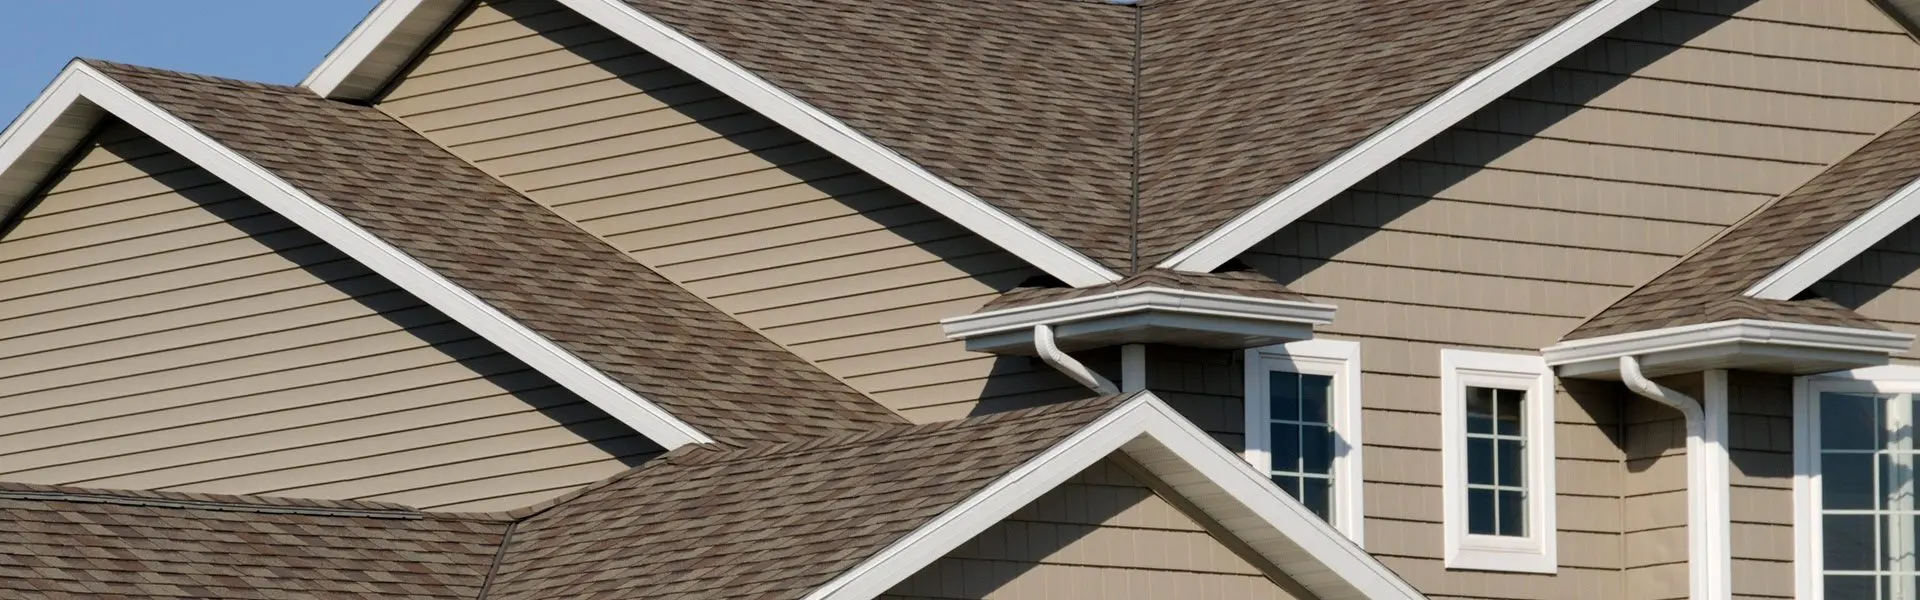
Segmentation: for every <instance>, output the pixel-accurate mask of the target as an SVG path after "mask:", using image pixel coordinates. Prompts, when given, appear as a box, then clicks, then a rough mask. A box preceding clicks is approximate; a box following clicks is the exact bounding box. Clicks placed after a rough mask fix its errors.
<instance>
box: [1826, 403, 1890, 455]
mask: <svg viewBox="0 0 1920 600" xmlns="http://www.w3.org/2000/svg"><path fill="white" fill-rule="evenodd" d="M1879 404H1880V402H1879V400H1878V399H1877V398H1874V397H1873V396H1863V395H1859V394H1821V395H1820V447H1821V448H1824V449H1827V450H1868V449H1872V448H1873V447H1874V446H1875V444H1876V442H1877V441H1878V440H1880V439H1881V437H1882V436H1881V434H1880V425H1879V424H1877V423H1876V422H1875V419H1874V413H1876V412H1878V411H1876V410H1874V409H1875V407H1876V406H1878V405H1879Z"/></svg>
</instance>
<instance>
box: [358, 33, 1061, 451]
mask: <svg viewBox="0 0 1920 600" xmlns="http://www.w3.org/2000/svg"><path fill="white" fill-rule="evenodd" d="M380 106H381V108H382V109H383V110H386V111H387V112H389V113H390V114H393V115H395V116H396V117H398V118H400V119H401V120H402V121H405V122H406V123H408V124H410V125H412V126H413V127H414V128H416V129H419V130H421V131H422V132H424V133H425V134H426V135H427V137H429V138H431V139H433V140H435V141H437V142H440V143H442V144H444V145H446V146H448V147H450V148H452V149H453V150H454V151H455V152H456V153H459V154H461V155H462V156H465V157H466V158H468V159H469V160H472V161H474V163H475V164H478V165H479V166H480V167H481V168H482V169H485V170H487V171H488V172H489V173H492V174H494V175H495V176H497V177H500V178H501V179H502V180H503V181H505V182H507V183H508V184H509V185H512V186H514V187H516V188H518V189H520V190H522V191H524V192H526V193H527V194H528V195H529V196H531V197H532V198H534V199H535V200H537V201H539V202H541V203H542V204H545V205H547V206H549V207H552V208H553V209H554V210H555V211H557V212H559V213H560V214H561V215H563V216H565V217H567V218H569V219H571V220H573V221H575V222H576V223H579V224H580V226H581V227H583V228H585V229H587V230H588V231H591V232H593V233H594V234H596V235H599V236H600V237H602V238H604V239H606V240H607V241H608V242H610V243H612V244H614V245H615V246H617V247H619V248H620V249H622V250H625V251H627V252H629V253H631V254H632V255H633V256H634V257H635V258H637V259H638V260H640V262H642V263H643V264H646V265H647V266H649V267H652V268H653V269H655V270H657V271H659V272H661V273H662V274H664V275H666V276H667V277H669V278H672V279H674V280H675V281H677V282H680V283H681V284H682V285H684V286H686V287H687V288H688V289H689V290H692V291H693V292H694V293H696V294H699V295H700V296H702V297H704V298H706V299H707V300H709V301H710V302H712V303H713V304H714V305H716V306H718V307H720V308H721V309H722V310H726V311H728V312H730V313H732V314H733V315H735V316H736V317H738V318H739V319H740V320H742V321H743V322H745V323H747V324H748V325H750V326H753V327H755V328H757V329H759V330H761V331H763V332H765V333H766V334H767V336H768V337H770V338H772V339H773V340H774V341H776V342H778V343H780V344H782V345H784V346H786V347H788V348H790V349H792V350H793V351H794V352H795V353H796V354H798V355H800V356H801V357H803V358H806V359H808V360H811V361H813V362H815V363H817V364H819V365H820V366H821V367H822V368H824V369H826V370H827V372H829V373H831V374H833V375H835V376H836V377H839V378H841V379H843V380H845V381H847V382H848V383H850V384H852V385H853V386H854V387H856V388H858V389H860V390H861V391H864V392H866V393H868V394H870V395H872V396H874V397H875V398H877V399H879V400H880V401H881V402H883V403H885V404H886V405H887V406H889V407H892V408H894V409H896V410H899V411H902V412H903V413H905V414H906V415H907V416H908V417H910V418H913V419H915V420H920V421H930V420H942V419H949V418H955V417H960V416H965V415H967V414H970V413H973V412H975V411H977V410H982V409H981V408H980V407H979V406H978V405H977V404H976V403H975V399H978V398H982V397H984V398H986V401H987V402H986V404H987V405H988V406H987V409H994V408H1002V407H1008V406H1018V405H1023V404H1030V403H1033V402H1036V401H1041V400H1049V399H1063V398H1073V397H1080V396H1084V395H1086V391H1085V390H1084V389H1081V388H1079V387H1078V386H1075V385H1074V384H1072V383H1071V382H1068V381H1067V380H1065V379H1064V378H1062V377H1060V376H1059V375H1058V374H1057V373H1054V372H1053V371H1052V370H1050V369H1046V368H1045V367H1044V366H1039V365H1036V364H1033V363H1031V362H1030V361H1028V360H1025V359H1018V358H1012V359H1007V358H996V357H992V356H988V355H985V354H979V353H972V352H967V351H966V350H965V349H964V348H963V347H962V345H961V344H960V343H958V342H952V341H948V340H946V338H945V336H944V335H943V334H942V333H941V331H940V327H939V324H938V323H939V320H940V319H942V318H945V317H953V316H958V315H965V314H969V313H972V312H974V311H975V310H977V309H978V308H979V307H980V305H982V304H983V303H985V302H986V301H987V300H989V299H991V298H993V297H994V296H996V295H998V294H999V293H1001V292H1003V291H1005V290H1007V289H1010V288H1012V287H1014V286H1016V285H1018V284H1020V283H1021V282H1023V281H1025V280H1026V279H1028V278H1029V277H1032V276H1034V275H1036V274H1038V272H1037V271H1036V270H1034V269H1033V268H1032V267H1030V266H1028V265H1026V264H1025V263H1024V262H1022V261H1021V260H1019V259H1018V258H1016V257H1014V256H1012V255H1011V254H1008V253H1006V252H1004V251H1002V250H1000V249H998V248H997V247H995V246H994V245H993V244H991V243H989V242H987V241H986V240H984V239H982V238H980V237H978V236H976V235H973V234H972V233H970V232H968V231H966V230H965V229H964V228H962V227H960V226H959V225H957V224H955V223H953V222H952V221H949V220H947V219H945V218H944V217H941V216H940V215H938V214H937V213H934V212H933V211H932V210H930V209H928V208H926V207H925V206H923V205H921V204H919V203H918V202H916V201H914V200H913V199H911V198H908V197H906V196H905V195H902V194H900V193H899V192H897V191H894V190H893V189H891V188H889V187H887V186H886V185H884V184H882V183H880V182H879V181H877V180H874V179H873V178H871V177H869V176H866V175H864V174H862V173H861V172H859V171H858V170H857V169H855V168H854V167H852V166H851V165H848V164H846V163H845V162H842V161H840V160H838V159H836V158H834V157H832V156H831V155H829V154H828V153H827V152H826V151H825V150H823V149H821V148H819V147H817V146H814V145H812V144H810V143H807V142H806V141H805V140H803V139H801V138H800V137H799V136H797V135H795V134H793V133H792V132H789V131H787V130H785V129H784V128H781V127H780V126H778V125H776V124H774V123H773V122H772V121H770V120H768V119H766V118H764V117H761V116H759V115H757V114H755V113H753V112H752V111H751V110H748V109H747V108H746V107H745V106H742V105H740V104H739V103H737V102H734V101H732V100H730V99H727V98H725V97H724V96H723V95H722V94H720V92H718V91H717V90H714V89H712V88H711V87H708V86H706V85H703V84H699V83H697V82H695V81H694V80H693V78H692V77H690V76H689V75H687V74H686V73H683V72H680V71H678V70H676V69H673V68H672V67H670V66H668V65H666V64H665V63H663V62H661V61H660V60H659V59H657V58H655V57H653V56H651V55H648V54H646V53H644V52H642V51H640V49H639V48H637V47H635V46H633V45H631V44H629V43H627V42H625V41H622V40H620V39H619V38H617V37H616V36H615V35H614V34H613V33H612V32H609V31H607V30H605V29H603V28H601V27H599V26H597V25H593V24H591V23H590V22H588V21H586V20H585V19H584V18H581V17H578V16H574V15H572V14H571V13H569V12H567V11H565V10H564V9H562V8H561V7H560V6H559V5H558V4H557V3H555V2H552V1H551V0H513V1H511V2H503V1H485V2H480V3H479V4H478V5H477V6H476V7H475V8H474V9H473V11H472V12H471V14H469V15H467V16H465V17H463V18H462V20H461V21H459V22H458V23H457V24H456V25H455V26H454V27H453V29H452V30H451V31H450V32H449V33H448V34H447V35H446V37H445V39H443V40H442V41H441V42H440V43H439V44H438V45H437V46H436V47H435V48H434V49H432V50H430V51H429V52H428V53H427V54H426V55H425V57H424V58H423V59H422V60H421V61H420V63H419V64H418V66H416V67H415V68H414V69H413V71H412V72H411V73H410V74H408V75H406V76H405V77H403V79H402V81H400V82H399V83H398V84H397V85H396V86H395V87H394V89H393V91H392V92H391V93H390V94H388V95H387V97H386V98H385V99H383V100H382V101H381V104H380Z"/></svg>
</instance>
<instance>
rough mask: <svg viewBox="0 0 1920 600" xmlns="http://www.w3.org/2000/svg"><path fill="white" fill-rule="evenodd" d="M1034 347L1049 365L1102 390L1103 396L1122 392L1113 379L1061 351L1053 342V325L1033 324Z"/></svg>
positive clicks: (1085, 384) (1099, 390)
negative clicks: (1101, 374)
mask: <svg viewBox="0 0 1920 600" xmlns="http://www.w3.org/2000/svg"><path fill="white" fill-rule="evenodd" d="M1033 349H1034V350H1036V351H1038V352H1039V354H1040V360H1041V362H1045V363H1047V365H1048V366H1051V367H1053V368H1054V369H1056V370H1058V371H1060V373H1061V374H1064V375H1066V376H1067V377H1068V378H1070V379H1072V380H1074V381H1077V382H1079V383H1080V385H1084V386H1087V387H1088V388H1089V389H1092V390H1093V391H1096V392H1100V395H1102V396H1111V395H1114V394H1118V393H1120V388H1119V387H1117V386H1115V385H1113V382H1112V381H1108V380H1107V378H1105V377H1101V376H1100V374H1099V373H1095V372H1093V369H1089V368H1087V365H1085V364H1083V363H1081V362H1080V361H1079V360H1078V359H1075V358H1074V357H1072V356H1070V355H1068V354H1067V353H1066V352H1063V351H1061V350H1060V346H1058V345H1055V344H1054V343H1053V327H1052V326H1051V325H1035V326H1033Z"/></svg>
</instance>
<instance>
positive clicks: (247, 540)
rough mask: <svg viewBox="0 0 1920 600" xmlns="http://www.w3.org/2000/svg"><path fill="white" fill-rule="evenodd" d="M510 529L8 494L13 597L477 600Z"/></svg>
mask: <svg viewBox="0 0 1920 600" xmlns="http://www.w3.org/2000/svg"><path fill="white" fill-rule="evenodd" d="M506 530H507V522H506V521H505V520H499V519H485V518H474V517H469V516H458V515H437V514H432V513H422V512H418V511H414V510H412V509H408V508H405V507H399V506H394V505H385V504H370V503H362V502H329V501H308V500H288V499H283V498H253V497H244V496H214V495H204V494H179V493H160V492H123V491H105V490H91V489H80V488H66V487H49V486H30V485H22V484H12V483H0V596H5V597H8V598H82V597H84V598H194V599H198V598H235V599H241V598H246V599H252V598H259V599H266V598H289V597H301V598H317V597H325V598H367V599H373V598H382V599H390V598H419V599H423V600H424V599H431V598H475V597H477V596H478V593H479V591H480V586H481V583H482V581H483V580H484V579H485V577H486V573H487V569H488V567H489V566H490V565H492V563H493V559H494V555H495V554H496V553H497V552H496V551H497V549H498V547H499V545H500V542H501V540H502V538H503V537H504V535H505V533H506Z"/></svg>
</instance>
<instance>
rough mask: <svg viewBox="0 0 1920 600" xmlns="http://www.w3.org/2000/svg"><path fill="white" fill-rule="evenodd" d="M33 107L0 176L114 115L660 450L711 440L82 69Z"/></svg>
mask: <svg viewBox="0 0 1920 600" xmlns="http://www.w3.org/2000/svg"><path fill="white" fill-rule="evenodd" d="M35 107H36V108H35V109H34V110H35V115H33V116H32V117H31V118H29V119H23V120H22V124H21V125H20V126H19V127H18V128H17V130H14V131H10V132H9V133H8V134H7V135H6V137H5V138H4V140H0V177H3V176H4V174H6V173H9V172H11V171H13V170H14V169H15V168H16V167H18V166H19V165H17V164H15V163H14V161H15V160H16V159H18V158H19V157H20V156H21V155H22V153H23V152H25V150H26V148H24V147H25V146H30V145H34V144H36V142H38V141H39V139H40V137H41V136H42V134H45V133H46V132H47V129H46V128H47V127H48V126H50V125H51V122H52V120H53V118H52V117H41V116H39V115H40V113H39V111H44V110H49V109H52V110H53V113H49V114H60V115H66V114H67V113H71V112H73V111H85V112H93V113H96V114H95V116H96V117H97V116H98V114H99V113H105V114H111V115H113V116H115V117H118V118H119V119H121V120H123V121H126V122H127V123H128V124H130V125H132V126H134V127H135V128H136V129H139V130H140V131H141V132H143V133H145V134H147V135H149V136H152V137H153V138H154V139H155V140H157V141H159V142H160V143H161V144H163V145H165V146H167V147H168V148H170V149H172V150H174V151H175V152H178V153H180V154H181V155H182V156H184V157H186V158H187V159H188V160H189V161H192V162H193V163H194V164H195V165H197V166H199V167H200V168H202V169H206V170H207V171H208V172H210V173H212V174H214V176H216V177H219V178H220V179H221V180H222V181H225V182H227V183H228V184H230V185H232V186H233V187H235V188H236V189H239V190H240V191H241V192H244V193H246V194H247V195H248V196H249V197H252V198H253V199H254V200H256V201H259V202H260V203H261V204H263V205H266V206H267V207H268V208H270V209H272V210H273V211H274V212H276V213H279V214H280V215H282V216H284V217H286V218H287V220H289V221H292V222H293V223H294V224H296V225H299V226H300V227H301V228H303V229H305V230H307V231H308V232H310V233H312V234H314V235H315V236H316V237H319V238H320V239H321V240H323V241H325V242H327V243H328V244H330V245H332V246H334V247H335V248H337V249H339V250H340V251H341V252H343V253H345V254H346V255H347V256H350V257H352V258H353V259H354V260H356V261H359V262H360V263H362V264H364V265H366V266H367V268H369V269H372V270H373V271H374V272H376V273H379V274H380V275H381V276H383V277H386V278H388V279H390V280H392V281H393V282H394V283H395V284H397V285H399V286H400V287H401V288H402V289H405V290H407V291H408V292H409V293H412V294H414V295H415V296H417V297H419V298H420V299H421V300H422V301H425V302H426V303H427V304H429V305H432V306H433V307H434V308H436V309H439V310H440V311H441V312H443V313H446V315H447V316H449V317H451V318H453V319H454V320H455V321H457V322H459V323H460V324H462V325H465V326H466V327H468V328H469V329H472V330H473V331H474V332H475V333H478V334H479V335H481V336H482V337H484V338H486V339H487V340H488V341H490V342H493V343H494V344H497V345H499V346H500V348H501V349H503V350H506V351H507V352H508V353H510V354H512V355H513V356H515V357H516V358H519V359H520V360H523V361H525V362H526V363H527V364H528V365H529V366H532V367H533V368H534V369H536V370H538V371H540V372H541V373H542V374H545V375H546V376H548V377H551V378H553V379H554V381H555V382H557V383H559V384H560V385H562V386H564V387H566V388H567V389H569V390H571V391H573V392H574V393H577V394H580V396H581V397H583V398H585V399H586V400H587V401H589V402H592V403H593V404H594V405H595V406H597V407H599V408H600V409H602V410H605V411H607V413H608V414H610V415H612V416H613V417H614V418H617V419H619V420H620V421H621V422H622V423H625V424H627V425H628V426H630V427H633V428H634V429H635V430H636V431H638V432H639V433H641V434H642V435H645V436H647V437H648V438H649V439H651V440H653V441H654V442H655V443H658V444H660V445H662V446H664V447H666V448H667V449H672V448H676V447H679V446H682V445H685V444H691V443H710V442H712V441H713V439H712V438H710V437H708V436H707V435H706V434H704V433H701V432H700V431H699V430H698V429H695V428H694V427H693V426H691V425H689V424H687V423H686V422H684V421H681V420H680V419H679V418H677V417H674V416H673V415H671V414H668V413H667V412H666V411H664V410H662V409H661V408H660V407H659V406H658V405H655V404H653V403H652V402H651V401H648V400H647V399H646V398H644V397H642V396H640V395H639V394H638V393H637V392H635V391H633V390H632V389H629V388H627V387H626V386H624V385H621V384H620V383H619V382H616V381H614V380H613V379H611V378H609V377H608V376H607V375H606V374H604V373H601V372H600V371H599V370H597V369H594V368H593V367H592V366H590V365H588V364H587V363H586V362H585V361H582V360H581V359H580V358H579V357H578V356H575V355H573V354H572V353H571V352H568V351H567V350H566V349H564V348H561V347H559V346H558V345H555V344H554V343H553V342H552V341H551V340H548V339H546V338H545V337H544V336H541V335H540V334H539V333H536V332H534V331H533V330H531V329H528V328H527V327H526V326H525V325H524V324H521V323H520V322H518V321H516V320H514V319H513V318H512V317H509V316H507V315H506V314H504V313H502V312H500V311H499V309H497V308H495V307H493V306H492V305H491V304H488V303H487V302H485V301H483V300H481V299H480V298H479V297H477V296H474V295H473V293H471V292H469V291H467V290H465V289H463V288H461V287H460V286H459V285H458V284H455V283H453V282H452V281H449V280H448V279H446V278H445V277H444V276H442V275H440V274H439V273H437V272H435V271H434V270H433V269H432V268H430V267H428V266H426V265H424V264H422V263H420V262H419V261H417V260H415V259H413V257H411V256H408V255H407V254H406V253H405V252H403V251H401V250H400V249H398V248H395V247H393V246H392V245H390V244H388V243H387V242H385V241H384V240H381V239H380V238H379V237H378V236H375V235H373V234H372V233H370V232H368V231H366V230H365V229H362V228H360V227H359V226H358V225H355V224H353V222H352V221H350V220H348V219H347V218H346V217H345V216H343V215H341V214H339V213H338V212H335V211H333V210H332V209H330V208H328V207H326V206H325V205H323V204H321V203H319V201H317V200H314V199H313V198H312V197H310V196H308V195H307V194H306V193H305V192H302V191H300V190H299V189H298V188H296V187H294V186H293V185H291V184H289V183H287V182H286V181H284V180H281V179H280V178H278V177H276V176H274V175H273V174H271V173H269V172H268V171H267V170H266V169H264V168H262V167H260V166H259V165H256V164H254V163H253V162H252V161H250V160H247V159H246V158H245V157H243V156H240V155H239V154H237V153H235V152H234V151H233V150H231V149H229V148H227V147H225V146H223V145H221V144H220V143H218V142H216V141H214V140H213V139H211V138H208V137H206V136H205V135H204V134H202V133H200V132H199V131H197V130H195V129H194V128H193V127H192V126H190V125H188V124H186V123H185V122H183V121H181V120H179V119H178V118H176V117H174V116H173V115H171V114H168V113H167V112H166V111H165V110H162V109H161V108H160V107H158V106H155V105H153V104H152V103H150V102H147V101H146V100H145V99H142V98H140V97H139V95H137V94H135V93H133V91H131V90H128V89H127V88H125V87H123V86H121V85H120V84H119V83H118V82H115V81H113V79H112V78H110V77H107V76H106V75H104V74H102V73H100V72H99V71H97V70H95V69H94V68H93V67H91V66H88V65H86V64H85V63H82V62H79V61H75V62H73V63H71V64H69V65H68V66H67V68H66V70H64V71H63V72H62V73H61V75H60V77H59V78H58V79H56V80H55V83H54V85H53V87H50V88H48V89H47V91H46V92H44V93H43V94H42V95H41V99H40V100H39V101H36V103H35Z"/></svg>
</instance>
